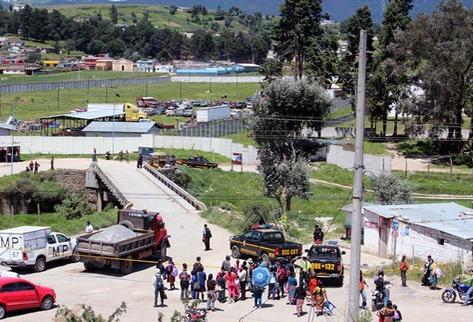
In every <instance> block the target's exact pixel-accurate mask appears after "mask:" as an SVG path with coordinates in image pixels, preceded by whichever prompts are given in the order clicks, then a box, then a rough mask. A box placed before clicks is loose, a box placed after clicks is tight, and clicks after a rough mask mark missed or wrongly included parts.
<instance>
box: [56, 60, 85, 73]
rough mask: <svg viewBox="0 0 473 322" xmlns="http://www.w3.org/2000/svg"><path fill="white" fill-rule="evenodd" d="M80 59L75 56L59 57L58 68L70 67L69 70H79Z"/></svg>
mask: <svg viewBox="0 0 473 322" xmlns="http://www.w3.org/2000/svg"><path fill="white" fill-rule="evenodd" d="M79 66H80V61H79V60H77V59H76V58H61V60H59V65H58V67H59V68H64V69H70V70H79Z"/></svg>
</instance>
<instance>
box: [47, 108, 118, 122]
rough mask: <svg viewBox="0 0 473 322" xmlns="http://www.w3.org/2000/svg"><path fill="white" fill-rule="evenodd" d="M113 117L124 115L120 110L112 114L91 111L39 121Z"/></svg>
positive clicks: (54, 116)
mask: <svg viewBox="0 0 473 322" xmlns="http://www.w3.org/2000/svg"><path fill="white" fill-rule="evenodd" d="M114 114H115V116H117V117H118V116H121V115H123V114H125V113H124V112H123V111H121V110H117V111H115V113H114V112H113V110H112V111H111V110H96V111H91V112H77V113H68V114H58V115H51V116H45V117H42V118H41V119H49V118H58V117H66V118H71V119H79V120H95V119H101V118H105V117H113V115H114Z"/></svg>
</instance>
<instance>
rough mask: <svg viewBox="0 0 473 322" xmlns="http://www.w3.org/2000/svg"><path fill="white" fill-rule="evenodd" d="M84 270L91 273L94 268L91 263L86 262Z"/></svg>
mask: <svg viewBox="0 0 473 322" xmlns="http://www.w3.org/2000/svg"><path fill="white" fill-rule="evenodd" d="M84 268H85V270H86V271H92V270H93V269H94V268H95V266H94V264H92V263H91V262H87V263H84Z"/></svg>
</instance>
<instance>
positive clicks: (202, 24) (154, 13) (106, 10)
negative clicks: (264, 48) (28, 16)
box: [45, 4, 246, 32]
mask: <svg viewBox="0 0 473 322" xmlns="http://www.w3.org/2000/svg"><path fill="white" fill-rule="evenodd" d="M45 7H46V8H47V9H48V10H53V9H56V10H59V11H60V12H61V13H62V14H63V15H65V16H66V17H70V18H81V17H82V18H86V17H89V16H95V15H97V14H99V13H100V14H101V15H102V17H103V19H107V20H109V19H110V8H111V5H109V4H96V5H95V4H94V5H84V4H82V5H55V6H45ZM117 9H118V23H119V24H128V25H130V24H132V23H133V17H132V13H133V12H134V13H135V15H136V17H137V19H138V20H140V19H141V18H142V17H143V16H144V15H145V12H147V13H148V19H149V20H150V21H151V23H152V24H153V25H155V26H156V27H161V28H163V27H168V28H171V29H175V30H177V31H180V32H192V31H195V30H198V29H208V30H210V29H214V30H215V27H216V26H217V25H218V30H223V28H224V21H223V20H215V19H214V18H215V16H214V13H213V12H209V13H208V14H207V15H205V16H204V15H199V16H198V23H197V22H195V20H194V21H193V20H192V15H191V13H188V12H181V11H177V12H176V13H174V14H171V13H170V10H169V9H170V8H169V6H139V5H117ZM229 29H231V30H233V31H242V30H245V29H246V28H245V27H244V26H243V25H241V24H240V23H239V22H238V21H237V20H235V19H234V20H233V21H232V22H231V25H230V27H229Z"/></svg>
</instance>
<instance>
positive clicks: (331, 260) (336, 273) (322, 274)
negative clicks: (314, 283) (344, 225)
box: [305, 244, 345, 286]
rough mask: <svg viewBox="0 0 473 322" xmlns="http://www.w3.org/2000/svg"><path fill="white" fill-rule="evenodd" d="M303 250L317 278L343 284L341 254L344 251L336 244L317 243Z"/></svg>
mask: <svg viewBox="0 0 473 322" xmlns="http://www.w3.org/2000/svg"><path fill="white" fill-rule="evenodd" d="M305 251H306V252H307V259H308V261H309V262H310V264H311V268H312V269H313V270H314V272H315V274H316V275H317V278H321V279H330V280H334V281H335V282H336V283H337V284H338V285H340V286H342V285H343V274H344V269H343V262H342V255H343V254H345V251H340V248H339V247H338V246H337V245H318V244H314V245H312V247H311V248H310V249H306V250H305Z"/></svg>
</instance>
